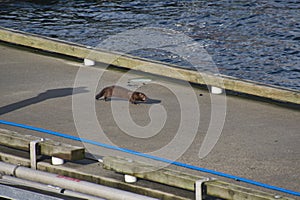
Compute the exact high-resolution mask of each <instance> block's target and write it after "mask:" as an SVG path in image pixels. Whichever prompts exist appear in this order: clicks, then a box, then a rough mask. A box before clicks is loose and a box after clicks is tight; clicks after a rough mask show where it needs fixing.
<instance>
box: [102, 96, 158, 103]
mask: <svg viewBox="0 0 300 200" xmlns="http://www.w3.org/2000/svg"><path fill="white" fill-rule="evenodd" d="M98 101H105V100H104V99H99V100H98ZM110 101H128V100H127V99H122V98H117V97H111V98H108V99H107V100H106V101H105V102H110ZM159 103H161V100H158V99H150V98H148V99H147V101H146V102H144V101H137V102H135V103H134V104H148V105H151V104H159Z"/></svg>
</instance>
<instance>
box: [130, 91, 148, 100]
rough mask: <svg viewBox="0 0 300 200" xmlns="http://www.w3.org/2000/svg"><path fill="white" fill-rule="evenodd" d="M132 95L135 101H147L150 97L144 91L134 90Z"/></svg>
mask: <svg viewBox="0 0 300 200" xmlns="http://www.w3.org/2000/svg"><path fill="white" fill-rule="evenodd" d="M132 97H133V99H134V100H135V101H147V99H148V97H147V96H146V95H145V94H144V93H142V92H134V93H133V94H132Z"/></svg>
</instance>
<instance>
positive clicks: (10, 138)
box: [0, 129, 85, 160]
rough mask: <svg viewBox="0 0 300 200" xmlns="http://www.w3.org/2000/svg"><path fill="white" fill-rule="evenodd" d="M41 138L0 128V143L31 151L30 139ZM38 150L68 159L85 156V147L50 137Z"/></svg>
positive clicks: (41, 143)
mask: <svg viewBox="0 0 300 200" xmlns="http://www.w3.org/2000/svg"><path fill="white" fill-rule="evenodd" d="M40 139H41V138H40V137H36V136H32V135H23V134H19V133H17V132H14V131H10V130H6V129H0V145H3V146H7V147H12V148H16V149H20V150H25V151H29V143H30V141H34V140H40ZM38 151H39V152H40V154H42V155H47V156H54V157H58V158H62V159H66V160H81V159H83V158H84V157H85V149H84V148H83V147H77V146H72V145H69V144H64V143H61V142H55V141H53V140H50V139H47V140H45V141H43V142H40V143H39V147H38Z"/></svg>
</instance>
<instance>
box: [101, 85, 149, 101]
mask: <svg viewBox="0 0 300 200" xmlns="http://www.w3.org/2000/svg"><path fill="white" fill-rule="evenodd" d="M101 97H104V101H107V99H108V98H111V97H118V98H122V99H128V100H129V102H130V103H132V104H137V103H136V102H137V101H143V102H145V101H147V99H148V97H147V96H146V95H145V94H144V93H142V92H133V91H130V90H128V89H126V88H123V87H121V86H115V85H113V86H108V87H105V88H103V89H102V90H101V91H100V92H99V93H98V94H97V95H96V99H97V100H98V99H100V98H101Z"/></svg>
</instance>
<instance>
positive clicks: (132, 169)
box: [103, 156, 291, 200]
mask: <svg viewBox="0 0 300 200" xmlns="http://www.w3.org/2000/svg"><path fill="white" fill-rule="evenodd" d="M103 166H104V168H105V169H109V170H113V171H116V172H118V173H122V174H128V175H132V176H135V177H138V178H141V179H146V180H150V181H154V182H158V183H162V184H166V185H170V186H175V187H178V188H182V189H186V190H190V191H195V182H196V181H197V180H200V179H203V178H204V177H201V176H195V175H190V174H187V173H182V172H179V171H175V170H171V169H167V168H163V169H161V168H157V167H154V166H150V165H148V164H146V163H142V162H136V161H132V160H130V159H125V158H120V157H111V156H108V157H104V158H103ZM204 185H205V186H206V192H207V195H210V196H214V197H219V198H223V199H230V200H244V199H251V200H275V199H276V198H275V195H274V194H269V193H265V192H261V191H258V190H254V189H250V188H246V187H241V186H238V185H235V184H231V183H226V182H223V181H218V180H215V181H211V182H206V183H204ZM280 199H282V200H291V198H287V197H282V198H280Z"/></svg>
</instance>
